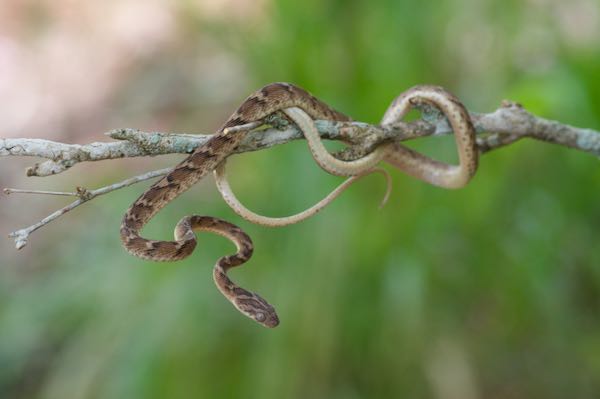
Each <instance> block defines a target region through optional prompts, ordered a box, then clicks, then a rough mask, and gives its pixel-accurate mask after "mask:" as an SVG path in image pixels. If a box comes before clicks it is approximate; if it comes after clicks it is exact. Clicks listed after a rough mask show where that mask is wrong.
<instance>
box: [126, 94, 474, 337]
mask: <svg viewBox="0 0 600 399" xmlns="http://www.w3.org/2000/svg"><path fill="white" fill-rule="evenodd" d="M418 102H431V103H433V104H435V105H438V106H439V107H440V109H441V110H442V111H443V112H444V113H445V114H446V116H447V117H448V120H449V121H450V124H451V125H452V127H453V129H454V131H455V136H456V141H457V145H458V146H459V160H460V165H458V166H455V165H446V164H443V163H440V162H438V161H435V160H432V159H430V158H428V157H426V156H424V155H421V154H419V153H417V152H415V151H413V150H411V149H409V148H407V147H404V146H402V145H401V144H399V143H388V144H385V145H383V146H380V147H378V149H376V150H375V151H374V152H373V153H372V154H369V155H368V156H366V157H364V158H361V159H359V160H356V161H350V162H345V161H339V160H337V159H335V158H334V157H333V156H332V155H330V154H328V153H327V151H326V149H325V148H324V146H322V143H321V146H322V148H319V147H317V148H316V149H315V148H312V147H311V151H312V152H313V156H314V157H315V159H316V160H317V163H319V165H320V166H321V167H324V168H325V169H326V170H328V171H329V172H330V173H334V174H339V175H344V174H345V175H349V176H353V177H359V176H360V175H362V174H367V173H371V172H372V171H373V168H374V165H375V164H377V163H378V162H379V161H380V160H381V159H384V160H386V161H387V162H389V163H390V164H392V165H394V166H396V167H398V168H400V169H402V170H404V171H405V172H407V173H408V174H411V175H413V176H416V177H418V178H422V179H423V180H425V181H428V182H430V183H432V184H436V185H440V186H443V187H449V188H457V187H460V186H461V185H464V184H466V182H468V180H469V179H470V178H471V177H472V176H473V174H474V172H475V170H476V168H477V151H476V147H475V139H474V129H473V126H472V123H471V122H470V119H469V117H468V113H467V112H466V110H465V109H464V106H462V104H461V103H460V101H458V100H457V99H456V98H455V97H454V96H452V95H451V94H449V93H447V92H446V91H445V90H444V89H442V88H439V87H435V86H417V87H416V88H413V89H410V90H408V91H407V92H405V93H404V94H402V95H400V96H399V97H398V98H397V99H396V100H394V102H393V103H392V106H391V107H390V109H388V111H387V112H386V114H385V115H384V119H383V121H384V122H385V124H391V123H394V122H395V121H396V120H398V119H401V118H402V117H403V116H404V114H405V113H406V112H408V110H409V109H410V107H412V106H414V105H415V104H417V103H418ZM292 108H298V109H300V110H301V111H302V112H305V113H306V114H307V115H308V116H309V117H310V118H312V119H328V120H333V121H351V118H349V117H348V116H346V115H344V114H342V113H341V112H339V111H336V110H335V109H333V108H331V107H330V106H328V105H327V104H325V103H324V102H322V101H321V100H319V99H317V98H316V97H314V96H312V95H311V94H310V93H308V92H307V91H305V90H304V89H302V88H300V87H298V86H294V85H292V84H289V83H272V84H269V85H267V86H265V87H263V88H262V89H260V90H258V91H256V92H255V93H253V94H251V95H250V96H249V97H248V98H246V100H245V101H244V102H242V104H241V105H240V106H239V108H238V109H237V110H236V111H235V112H234V113H233V114H232V115H231V116H230V117H229V118H228V119H227V120H226V122H225V123H224V124H223V126H222V127H221V128H220V129H219V130H218V131H217V132H216V133H215V134H214V135H213V136H212V137H211V138H210V139H209V140H208V141H207V142H206V143H205V144H203V145H202V146H199V147H198V148H196V149H195V150H194V152H193V153H192V154H190V155H189V156H188V157H187V158H186V159H184V160H183V161H182V162H180V163H179V164H178V165H176V166H175V167H174V168H173V170H172V171H171V172H170V173H168V174H167V175H166V176H164V177H163V178H161V179H160V180H158V181H157V182H156V183H154V184H153V185H152V186H151V187H150V188H149V189H147V190H146V191H145V192H144V193H142V194H141V195H140V196H139V197H138V198H137V199H136V201H134V202H133V204H132V205H131V206H130V207H129V208H128V210H127V211H126V212H125V215H124V216H123V220H122V223H121V228H120V238H121V242H122V244H123V246H124V248H125V249H126V250H127V251H128V252H129V253H131V254H132V255H135V256H138V257H140V258H142V259H147V260H154V261H175V260H180V259H184V258H186V257H188V256H189V255H190V254H191V253H192V252H193V250H194V249H195V247H196V244H197V239H196V235H195V234H194V231H208V232H213V233H216V234H219V235H222V236H224V237H226V238H228V239H229V240H231V241H232V242H233V243H234V244H235V245H236V247H237V252H236V253H235V254H233V255H228V256H224V257H221V258H219V259H218V260H217V262H216V264H215V266H214V268H213V279H214V281H215V284H216V286H217V288H218V289H219V291H220V292H221V293H222V294H223V295H224V296H225V298H227V299H228V300H229V301H230V302H231V303H232V304H233V306H234V307H235V308H236V309H237V310H238V311H240V312H241V313H242V314H243V315H245V316H247V317H249V318H250V319H252V320H254V321H256V322H257V323H259V324H261V325H263V326H265V327H269V328H272V327H275V326H277V325H278V324H279V317H278V315H277V313H276V311H275V309H274V308H273V306H272V305H270V304H269V303H268V302H267V301H266V300H265V299H263V298H262V297H261V296H260V295H258V294H257V293H254V292H251V291H248V290H246V289H244V288H242V287H240V286H239V285H237V284H235V283H234V282H233V281H232V280H231V279H230V278H229V277H228V275H227V272H228V270H229V269H231V268H232V267H236V266H240V265H242V264H244V263H245V262H247V261H248V260H249V259H250V257H251V255H252V252H253V244H252V240H251V239H250V237H249V236H248V235H247V234H246V233H244V232H243V231H242V230H241V229H240V228H239V227H238V226H236V225H234V224H232V223H229V222H227V221H224V220H222V219H219V218H215V217H210V216H200V215H193V216H186V217H184V218H182V219H181V220H180V221H179V223H178V224H177V225H176V227H175V231H174V238H175V239H174V240H173V241H158V240H150V239H146V238H144V237H142V236H141V234H140V232H141V230H142V228H143V227H144V226H145V225H146V224H147V223H148V222H149V221H150V220H151V219H152V218H153V217H154V216H155V215H156V214H157V213H158V212H159V211H160V210H161V209H162V208H163V207H164V206H166V205H167V204H168V203H169V202H171V201H173V200H174V199H175V198H176V197H178V196H179V195H180V194H182V193H183V192H184V191H186V190H187V189H189V188H190V187H191V186H192V185H193V184H195V183H196V182H197V181H199V180H200V179H201V178H203V177H204V176H205V175H207V174H208V173H210V172H211V171H214V170H216V169H217V168H218V167H219V165H220V164H222V163H223V162H224V161H225V159H226V158H227V157H228V156H229V155H230V154H231V153H232V152H233V151H234V150H235V148H236V147H237V146H238V145H239V144H240V143H241V142H242V141H243V139H244V138H245V137H246V136H247V134H248V132H249V130H237V129H235V127H236V126H238V127H239V126H240V125H244V124H248V123H250V122H256V121H262V120H263V119H264V118H265V117H267V116H269V115H271V114H272V113H274V112H276V111H279V110H285V111H286V114H287V115H288V116H289V117H290V118H291V119H292V120H300V119H299V118H301V117H298V116H297V115H294V111H291V112H292V113H291V114H290V113H289V112H288V111H289V110H290V109H292ZM390 110H391V111H390ZM297 123H301V122H297ZM304 129H306V130H310V126H308V127H305V128H304ZM304 129H303V130H304ZM309 142H310V141H309ZM315 152H316V153H317V154H315ZM331 159H335V161H331ZM340 162H341V163H340ZM351 179H352V178H351ZM349 181H350V180H349ZM349 181H347V182H346V183H348V182H349ZM347 185H348V184H346V185H345V186H344V185H342V186H344V187H347ZM341 191H343V189H342V190H341ZM330 196H331V195H330ZM330 196H328V197H330Z"/></svg>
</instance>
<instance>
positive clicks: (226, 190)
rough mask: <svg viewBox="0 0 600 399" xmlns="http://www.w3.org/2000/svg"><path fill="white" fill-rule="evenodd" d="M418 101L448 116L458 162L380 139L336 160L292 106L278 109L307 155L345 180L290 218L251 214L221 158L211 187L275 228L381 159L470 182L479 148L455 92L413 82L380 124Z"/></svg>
mask: <svg viewBox="0 0 600 399" xmlns="http://www.w3.org/2000/svg"><path fill="white" fill-rule="evenodd" d="M423 103H429V104H432V105H434V106H436V107H437V108H438V109H440V110H441V111H442V112H443V114H444V115H445V116H446V118H447V119H448V121H449V123H450V126H451V127H452V129H453V131H454V133H455V141H456V146H457V149H458V157H459V164H458V165H450V164H446V163H442V162H439V161H437V160H434V159H432V158H429V157H427V156H425V155H423V154H421V153H419V152H416V151H414V150H412V149H410V148H409V147H406V146H404V145H402V144H400V143H399V142H391V143H384V144H382V145H380V146H379V147H377V148H376V149H375V150H374V151H372V152H371V153H369V154H368V155H367V156H365V157H363V158H360V159H358V160H356V161H341V160H339V159H337V158H335V157H334V156H333V155H331V154H330V153H329V152H327V149H326V148H325V146H324V145H323V143H322V142H321V140H320V136H319V133H318V131H317V128H316V126H315V124H314V121H313V120H312V119H310V116H309V115H308V114H307V113H306V112H304V111H303V110H302V109H300V108H297V107H293V108H288V109H285V110H283V112H284V113H285V114H286V115H287V116H288V117H289V118H290V119H292V121H293V122H294V123H296V125H297V126H298V127H299V129H300V130H301V131H302V132H303V133H304V136H305V137H306V140H307V142H308V144H309V147H310V149H311V152H312V154H313V157H314V159H315V161H316V162H317V163H318V164H319V166H321V168H322V169H324V170H326V171H327V172H329V173H330V174H333V175H338V176H353V177H351V178H350V179H348V180H346V181H345V182H344V183H342V184H341V185H340V186H339V187H337V188H336V189H335V190H334V191H332V192H331V193H330V194H329V195H328V196H327V197H325V198H324V199H322V200H321V201H319V202H318V203H317V204H315V205H313V206H312V207H310V208H308V209H306V210H304V211H302V212H300V213H297V214H294V215H291V216H286V217H277V218H274V217H268V216H263V215H260V214H257V213H255V212H253V211H251V210H250V209H248V208H247V207H245V206H244V205H243V204H242V203H241V201H240V200H239V199H238V198H237V197H236V195H235V193H234V192H233V190H232V188H231V186H230V184H229V182H228V180H227V175H226V170H225V165H226V163H225V162H222V163H221V164H220V165H219V166H218V167H217V168H216V169H215V170H214V178H215V182H216V184H217V189H218V190H219V192H220V193H221V196H222V197H223V199H224V200H225V202H226V203H227V204H228V205H229V207H230V208H232V209H233V211H234V212H236V213H237V214H238V215H240V216H241V217H242V218H244V219H246V220H248V221H250V222H252V223H256V224H260V225H264V226H268V227H280V226H286V225H289V224H293V223H297V222H299V221H301V220H304V219H307V218H309V217H311V216H313V215H314V214H316V213H317V212H319V211H320V210H321V209H322V208H324V207H325V206H327V205H328V204H329V203H331V202H332V201H333V200H335V198H337V196H339V195H340V194H341V193H342V192H343V191H344V190H346V189H347V188H348V187H349V186H350V184H352V183H353V182H354V181H355V180H354V179H359V178H361V177H363V176H365V175H367V174H370V173H372V172H378V171H383V172H384V173H385V169H380V168H374V166H375V165H377V164H378V163H379V162H380V161H382V160H383V161H385V162H387V163H389V164H391V165H392V166H394V167H396V168H398V169H400V170H402V171H403V172H405V173H407V174H408V175H410V176H413V177H415V178H417V179H420V180H423V181H425V182H427V183H429V184H432V185H435V186H439V187H443V188H461V187H463V186H465V185H466V184H467V183H468V182H469V181H470V180H471V178H472V177H473V176H474V174H475V172H476V170H477V166H478V156H479V151H478V149H477V143H476V140H475V128H474V126H473V123H472V121H471V118H470V116H469V113H468V111H467V110H466V108H465V107H464V105H463V104H462V103H461V102H460V101H459V100H458V98H457V97H456V96H454V95H453V94H451V93H450V92H448V91H447V90H446V89H444V88H442V87H440V86H432V85H419V86H414V87H412V88H411V89H409V90H407V91H405V92H403V93H402V94H400V95H399V96H398V97H396V98H395V99H394V100H393V101H392V103H391V104H390V106H389V107H388V109H387V110H386V112H385V114H384V116H383V118H382V120H381V122H380V126H381V127H382V128H384V129H389V128H391V127H392V125H393V124H394V123H396V122H398V121H400V120H402V118H403V117H404V116H405V115H406V114H407V113H408V112H409V111H410V110H411V108H412V107H414V106H415V105H419V104H423ZM386 178H387V179H388V191H387V192H386V195H385V198H384V201H383V203H385V202H386V201H387V198H388V196H389V188H390V186H391V182H390V181H389V175H386Z"/></svg>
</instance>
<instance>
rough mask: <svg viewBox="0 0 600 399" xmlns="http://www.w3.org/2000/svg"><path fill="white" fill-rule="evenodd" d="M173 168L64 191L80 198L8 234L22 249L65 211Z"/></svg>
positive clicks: (17, 246)
mask: <svg viewBox="0 0 600 399" xmlns="http://www.w3.org/2000/svg"><path fill="white" fill-rule="evenodd" d="M171 170H173V168H165V169H159V170H155V171H152V172H147V173H144V174H142V175H139V176H135V177H131V178H129V179H126V180H123V181H121V182H118V183H114V184H111V185H110V186H106V187H101V188H98V189H96V190H87V189H85V188H82V187H77V193H63V194H68V195H71V194H73V195H76V196H78V197H79V199H77V200H75V201H73V202H71V203H70V204H69V205H67V206H65V207H64V208H61V209H59V210H57V211H56V212H53V213H52V214H50V215H48V216H46V217H45V218H44V219H42V220H40V221H39V222H37V223H35V224H33V225H31V226H29V227H25V228H23V229H20V230H17V231H13V232H12V233H10V234H9V235H8V236H9V237H12V238H14V239H15V246H16V248H17V249H21V248H23V247H24V246H25V245H27V242H28V240H29V236H30V235H31V233H33V232H34V231H36V230H37V229H39V228H40V227H42V226H45V225H47V224H48V223H50V222H52V221H53V220H55V219H58V218H59V217H60V216H62V215H64V214H65V213H67V212H69V211H71V210H73V209H75V208H77V207H78V206H79V205H81V204H83V203H85V202H87V201H90V200H92V199H94V198H96V197H98V196H100V195H104V194H107V193H110V192H111V191H115V190H118V189H120V188H123V187H127V186H131V185H132V184H135V183H139V182H142V181H145V180H149V179H153V178H155V177H158V176H162V175H165V174H167V173H169V172H170V171H171ZM11 190H12V191H13V192H31V191H32V190H18V191H15V190H14V189H11ZM36 194H52V195H56V193H55V192H51V191H45V192H44V191H39V192H36ZM60 195H62V194H60Z"/></svg>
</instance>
